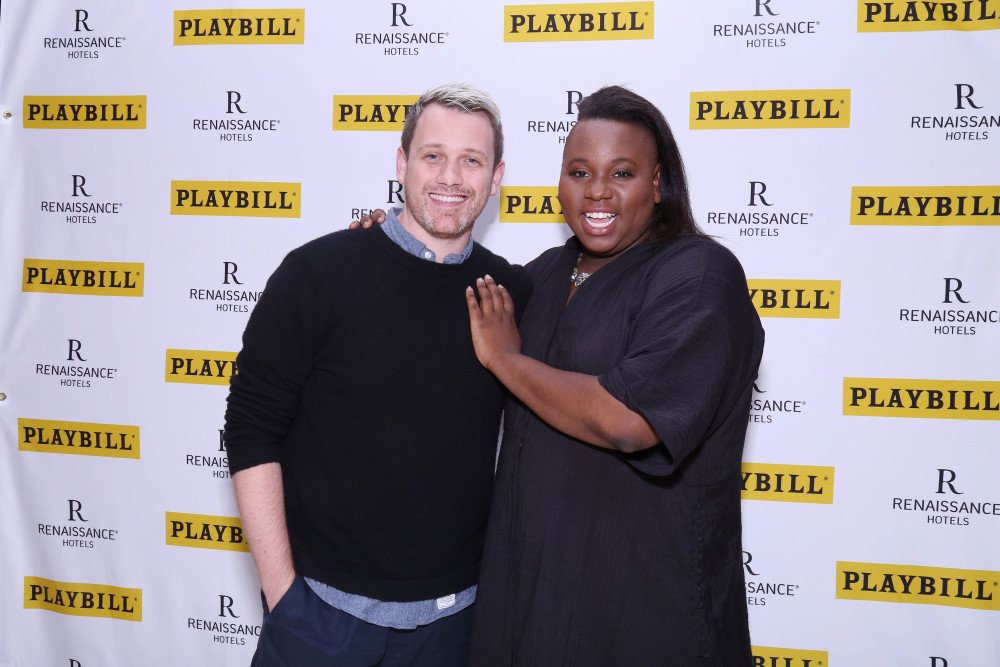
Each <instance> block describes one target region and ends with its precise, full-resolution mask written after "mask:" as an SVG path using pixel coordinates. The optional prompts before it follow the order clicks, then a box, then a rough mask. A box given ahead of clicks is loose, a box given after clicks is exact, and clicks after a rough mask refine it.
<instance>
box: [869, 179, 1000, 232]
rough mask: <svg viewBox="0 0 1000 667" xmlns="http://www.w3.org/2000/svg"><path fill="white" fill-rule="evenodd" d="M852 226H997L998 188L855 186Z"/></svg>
mask: <svg viewBox="0 0 1000 667" xmlns="http://www.w3.org/2000/svg"><path fill="white" fill-rule="evenodd" d="M851 224H852V225H899V226H921V227H922V226H936V225H969V226H981V225H983V226H985V225H1000V185H934V186H897V187H879V186H855V187H853V188H851Z"/></svg>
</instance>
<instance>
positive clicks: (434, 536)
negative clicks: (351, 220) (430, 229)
mask: <svg viewBox="0 0 1000 667" xmlns="http://www.w3.org/2000/svg"><path fill="white" fill-rule="evenodd" d="M486 273H489V274H490V275H492V276H493V277H494V278H496V279H497V280H498V282H500V283H501V284H503V285H504V286H505V287H506V288H507V289H508V290H509V291H510V292H511V294H512V295H513V297H514V299H515V303H516V304H517V305H518V311H519V312H520V311H521V309H522V308H523V306H524V303H525V302H526V301H527V298H528V295H529V294H530V283H529V280H528V278H527V274H526V273H525V272H524V270H523V269H522V268H521V267H517V266H511V265H510V264H508V263H507V262H506V261H505V260H504V259H502V258H500V257H497V256H496V255H494V254H492V253H491V252H489V251H488V250H486V249H485V248H483V247H482V246H480V245H478V244H476V245H475V247H474V249H473V251H472V255H471V256H470V257H469V258H468V259H467V260H466V261H465V262H464V263H462V264H449V265H446V264H437V263H433V262H428V261H426V260H423V259H420V258H418V257H414V256H413V255H410V254H409V253H407V252H406V251H405V250H403V249H402V248H400V247H398V246H397V245H396V244H395V243H394V242H393V241H392V240H391V239H389V238H388V237H387V236H386V235H385V233H384V232H382V231H381V230H380V229H377V228H376V229H371V230H362V231H351V232H338V233H334V234H329V235H327V236H324V237H321V238H319V239H316V240H314V241H311V242H310V243H307V244H306V245H304V246H302V247H301V248H298V249H296V250H294V251H292V252H291V253H289V254H288V256H287V257H286V258H285V260H284V261H283V262H282V264H281V266H279V267H278V269H277V270H276V271H275V273H274V274H273V275H272V276H271V278H270V279H269V280H268V283H267V286H266V288H265V290H264V293H263V294H262V295H261V298H260V301H259V302H258V304H257V306H256V307H255V308H254V311H253V313H252V315H251V316H250V320H249V322H248V324H247V328H246V331H245V332H244V334H243V350H242V351H241V352H240V354H239V357H238V358H237V367H238V369H239V372H238V374H237V375H236V376H235V377H233V379H232V384H231V389H230V393H229V399H228V408H227V411H226V446H227V449H228V452H229V466H230V470H231V471H232V472H234V473H235V472H237V471H239V470H243V469H245V468H249V467H252V466H255V465H259V464H262V463H267V462H275V461H276V462H279V463H281V466H282V475H283V481H284V492H285V511H286V520H287V523H288V529H289V534H290V539H291V545H292V554H293V559H294V563H295V568H296V571H297V572H298V573H299V574H303V575H305V576H308V577H312V578H314V579H318V580H319V581H322V582H325V583H327V584H329V585H331V586H334V587H336V588H339V589H341V590H344V591H347V592H349V593H354V594H359V595H364V596H367V597H372V598H376V599H379V600H391V601H409V600H423V599H431V598H435V597H440V596H442V595H446V594H449V593H453V592H455V591H459V590H462V589H464V588H466V587H468V586H470V585H472V584H473V583H475V581H476V577H477V575H478V571H479V561H480V557H481V555H482V543H483V536H484V531H485V526H486V519H487V514H488V511H489V501H490V492H491V488H492V484H493V464H494V455H495V452H496V443H497V428H498V425H499V422H500V412H501V409H502V401H503V389H502V387H501V385H500V384H499V383H498V382H497V381H496V380H495V378H494V377H493V376H492V375H491V374H490V373H489V372H488V371H486V370H485V369H484V368H483V367H482V366H481V365H480V364H479V362H478V361H477V360H476V357H475V353H474V352H473V348H472V341H471V337H470V333H469V323H468V314H467V310H466V305H465V294H464V289H465V287H466V286H467V285H471V284H473V282H474V280H475V279H476V278H477V277H479V276H482V275H483V274H486Z"/></svg>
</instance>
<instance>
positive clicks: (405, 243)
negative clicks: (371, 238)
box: [382, 207, 472, 264]
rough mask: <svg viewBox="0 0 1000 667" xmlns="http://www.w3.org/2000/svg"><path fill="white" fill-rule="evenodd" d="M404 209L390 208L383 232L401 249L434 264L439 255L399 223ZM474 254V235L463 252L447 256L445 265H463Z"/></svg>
mask: <svg viewBox="0 0 1000 667" xmlns="http://www.w3.org/2000/svg"><path fill="white" fill-rule="evenodd" d="M402 210H403V209H402V208H399V207H396V208H390V209H389V210H388V212H387V213H386V216H385V223H384V224H383V225H382V231H384V232H385V234H386V236H388V237H389V238H390V239H392V241H393V242H394V243H395V244H396V245H398V246H399V247H400V248H402V249H403V250H405V251H406V252H408V253H410V254H411V255H415V256H417V257H419V258H421V259H426V260H427V261H429V262H434V261H436V260H437V255H436V254H435V253H434V251H433V250H431V249H430V248H428V247H427V246H425V245H424V244H423V243H421V242H420V240H419V239H417V237H416V236H414V235H413V234H411V233H410V232H408V231H406V230H405V229H404V228H403V223H401V222H400V221H399V214H400V213H401V212H402ZM471 254H472V235H471V234H470V235H469V242H468V243H466V244H465V248H463V249H462V251H461V252H457V253H451V254H449V255H445V258H444V262H443V263H444V264H461V263H462V262H464V261H465V260H467V259H469V255H471Z"/></svg>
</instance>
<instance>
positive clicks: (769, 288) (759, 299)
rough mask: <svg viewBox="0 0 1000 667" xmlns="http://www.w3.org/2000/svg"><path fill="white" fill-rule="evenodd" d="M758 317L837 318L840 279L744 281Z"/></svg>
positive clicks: (838, 314) (838, 312)
mask: <svg viewBox="0 0 1000 667" xmlns="http://www.w3.org/2000/svg"><path fill="white" fill-rule="evenodd" d="M747 290H748V292H749V294H750V301H751V302H753V305H754V308H756V309H757V314H758V315H760V316H761V317H799V318H802V317H808V318H816V319H824V320H836V319H839V318H840V281H839V280H747Z"/></svg>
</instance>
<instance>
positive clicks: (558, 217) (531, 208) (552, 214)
mask: <svg viewBox="0 0 1000 667" xmlns="http://www.w3.org/2000/svg"><path fill="white" fill-rule="evenodd" d="M565 221H566V219H565V218H564V217H563V213H562V205H561V204H560V203H559V188H557V187H555V186H548V185H502V186H500V222H565Z"/></svg>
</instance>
